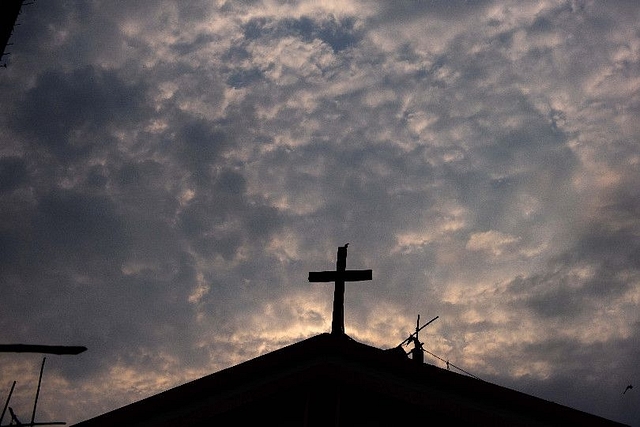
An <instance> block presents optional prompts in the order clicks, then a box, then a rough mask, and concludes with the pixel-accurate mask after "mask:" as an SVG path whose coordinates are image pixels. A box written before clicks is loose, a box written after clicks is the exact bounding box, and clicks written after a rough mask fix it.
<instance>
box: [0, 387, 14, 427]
mask: <svg viewBox="0 0 640 427" xmlns="http://www.w3.org/2000/svg"><path fill="white" fill-rule="evenodd" d="M15 386H16V382H15V381H14V382H13V385H12V386H11V391H10V392H9V396H8V397H7V402H6V403H5V404H4V409H2V415H0V425H1V424H2V420H3V419H4V414H5V413H6V412H7V406H9V400H11V395H12V394H13V389H14V388H15Z"/></svg>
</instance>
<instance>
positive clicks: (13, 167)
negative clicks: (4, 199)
mask: <svg viewBox="0 0 640 427" xmlns="http://www.w3.org/2000/svg"><path fill="white" fill-rule="evenodd" d="M27 178H28V174H27V166H26V163H25V161H24V159H22V158H20V157H16V156H7V157H2V158H0V193H4V192H8V191H13V190H15V189H16V188H18V187H20V186H21V185H22V184H24V183H26V181H27Z"/></svg>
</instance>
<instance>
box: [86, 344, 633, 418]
mask: <svg viewBox="0 0 640 427" xmlns="http://www.w3.org/2000/svg"><path fill="white" fill-rule="evenodd" d="M338 420H339V421H340V424H341V425H390V423H391V424H395V423H397V422H399V421H402V422H408V421H415V422H418V421H419V422H427V421H428V420H430V421H439V422H447V423H453V422H459V423H466V424H469V423H472V424H474V425H492V426H495V425H509V426H514V425H527V426H541V425H581V426H588V425H594V426H595V425H597V426H607V425H611V426H614V425H622V424H618V423H615V422H612V421H609V420H606V419H604V418H600V417H597V416H594V415H590V414H587V413H585V412H581V411H577V410H575V409H571V408H568V407H566V406H562V405H559V404H556V403H553V402H549V401H546V400H543V399H539V398H536V397H533V396H530V395H527V394H524V393H520V392H517V391H514V390H511V389H507V388H504V387H501V386H498V385H495V384H491V383H488V382H485V381H482V380H479V379H476V378H472V377H468V376H464V375H460V374H457V373H454V372H451V371H448V370H446V369H441V368H438V367H435V366H433V365H428V364H417V363H415V361H412V360H411V359H409V358H408V357H407V356H406V355H405V353H404V351H403V350H402V349H401V348H394V349H390V350H382V349H379V348H375V347H372V346H369V345H366V344H362V343H359V342H357V341H355V340H353V339H351V338H349V337H348V336H347V335H344V334H321V335H317V336H314V337H311V338H308V339H306V340H303V341H301V342H298V343H295V344H292V345H290V346H287V347H284V348H282V349H279V350H276V351H274V352H272V353H268V354H265V355H263V356H260V357H257V358H255V359H252V360H249V361H247V362H244V363H241V364H239V365H236V366H233V367H230V368H228V369H224V370H222V371H220V372H217V373H214V374H211V375H208V376H205V377H203V378H200V379H198V380H195V381H192V382H190V383H187V384H184V385H181V386H178V387H176V388H173V389H170V390H167V391H165V392H163V393H160V394H157V395H155V396H151V397H149V398H147V399H144V400H141V401H139V402H136V403H133V404H131V405H128V406H125V407H123V408H120V409H117V410H115V411H112V412H109V413H106V414H104V415H101V416H98V417H96V418H93V419H90V420H87V421H84V422H81V423H79V424H76V425H77V426H78V427H96V426H107V425H109V426H113V425H131V426H143V425H144V426H187V425H189V426H190V425H195V424H196V423H203V422H214V423H215V424H216V425H230V424H231V423H233V424H244V423H252V422H264V423H276V424H277V425H307V426H312V425H318V426H320V425H336V423H337V422H338Z"/></svg>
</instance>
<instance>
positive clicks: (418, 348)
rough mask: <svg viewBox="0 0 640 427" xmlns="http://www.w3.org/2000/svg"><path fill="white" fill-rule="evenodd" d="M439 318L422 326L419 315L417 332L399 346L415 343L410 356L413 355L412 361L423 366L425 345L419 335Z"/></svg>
mask: <svg viewBox="0 0 640 427" xmlns="http://www.w3.org/2000/svg"><path fill="white" fill-rule="evenodd" d="M439 317H440V316H436V317H434V318H433V319H431V320H429V321H428V322H427V323H425V324H424V325H422V326H420V315H419V314H418V320H417V321H416V331H415V332H414V333H412V334H411V335H409V337H407V339H405V340H404V341H402V342H401V343H400V344H399V345H398V347H402V346H403V345H409V344H411V343H412V342H413V348H412V349H411V350H410V351H409V354H411V359H412V360H413V361H415V362H416V363H419V364H422V363H423V362H424V351H425V350H424V348H423V347H422V345H423V344H424V343H421V342H420V338H419V336H418V334H419V333H420V331H421V330H423V329H424V328H426V327H427V326H429V325H430V324H431V323H433V322H435V321H436V319H438V318H439Z"/></svg>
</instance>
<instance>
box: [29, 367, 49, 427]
mask: <svg viewBox="0 0 640 427" xmlns="http://www.w3.org/2000/svg"><path fill="white" fill-rule="evenodd" d="M46 360H47V358H46V357H43V358H42V366H41V367H40V378H39V379H38V390H37V391H36V400H35V402H33V413H32V414H31V424H30V425H33V423H34V421H35V419H36V407H37V406H38V396H39V395H40V384H41V383H42V372H44V362H45V361H46Z"/></svg>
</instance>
